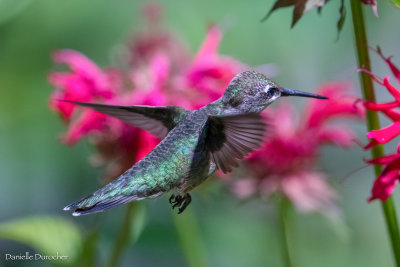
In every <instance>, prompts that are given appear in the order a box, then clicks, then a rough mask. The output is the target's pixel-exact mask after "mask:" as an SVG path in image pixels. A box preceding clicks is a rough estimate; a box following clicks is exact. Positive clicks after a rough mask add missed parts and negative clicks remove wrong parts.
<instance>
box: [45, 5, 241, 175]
mask: <svg viewBox="0 0 400 267" xmlns="http://www.w3.org/2000/svg"><path fill="white" fill-rule="evenodd" d="M161 11H162V10H161V8H159V7H157V6H155V5H154V4H152V5H151V6H145V8H144V15H145V19H146V21H147V24H148V25H147V26H148V27H147V31H143V32H138V33H137V34H135V36H134V38H133V39H132V41H131V42H130V43H129V44H128V47H127V50H128V52H129V55H128V56H126V55H125V57H124V59H125V61H126V62H124V63H125V65H128V68H127V69H126V70H124V71H123V70H120V69H116V68H100V67H98V66H97V65H96V64H95V63H94V62H92V61H91V60H90V59H88V58H87V57H86V56H84V55H83V54H81V53H79V52H76V51H73V50H60V51H57V52H56V53H54V55H53V60H54V61H55V62H57V63H64V64H67V65H68V66H69V67H70V69H71V72H65V73H58V72H53V73H51V74H50V75H49V81H50V83H51V84H53V85H54V86H55V87H56V90H55V91H54V93H53V94H52V96H51V98H50V107H51V108H52V109H53V110H54V111H56V112H58V113H59V114H60V115H61V117H62V118H63V120H64V121H65V122H66V123H67V124H68V127H69V128H68V131H67V133H66V134H65V135H64V136H63V139H62V140H63V142H65V143H66V144H69V145H73V144H75V143H76V142H77V141H78V140H80V139H81V138H83V137H86V136H87V137H89V138H90V140H91V141H92V142H94V144H95V146H96V148H97V149H98V152H99V153H98V155H97V156H96V157H95V160H94V161H93V162H95V163H96V164H98V165H99V164H105V163H108V174H107V176H108V177H110V178H114V177H116V176H118V175H119V174H121V173H122V172H123V171H125V170H126V169H127V168H129V167H130V166H131V165H132V164H133V163H135V162H136V161H138V160H140V159H141V158H142V157H143V156H144V155H146V154H147V153H148V152H150V151H151V150H152V149H153V148H154V147H155V146H156V145H157V144H158V142H159V140H158V139H157V138H156V137H155V136H153V135H151V134H150V133H148V132H145V131H143V130H140V129H137V128H134V127H132V126H130V125H128V124H125V123H124V122H122V121H119V120H117V119H115V118H112V117H109V116H107V115H104V114H102V113H98V112H96V111H93V110H91V109H85V108H81V107H78V106H76V105H74V104H71V103H68V102H62V101H58V100H60V99H61V100H72V101H78V102H93V103H105V104H114V105H150V106H163V105H168V106H169V105H176V106H181V107H183V108H187V109H191V108H198V107H201V106H203V105H205V104H208V103H209V102H211V101H214V100H216V99H217V98H218V97H219V96H220V95H221V94H222V93H223V91H224V89H225V87H226V85H227V84H228V83H229V81H230V80H231V79H232V78H233V77H234V76H235V75H236V74H237V73H238V72H240V71H242V70H243V64H241V63H240V62H239V61H237V60H235V59H233V58H230V57H226V56H221V55H219V54H218V46H219V43H220V41H221V38H222V32H221V30H220V29H219V28H218V27H217V26H213V27H210V28H209V30H208V33H207V36H206V38H205V41H204V42H203V44H202V45H201V47H200V49H199V52H198V54H197V55H196V56H194V57H193V59H192V60H191V59H190V58H189V57H188V56H187V55H186V52H185V51H186V48H185V46H184V45H183V44H182V43H181V42H180V41H179V40H178V39H177V38H176V37H174V36H173V35H172V34H170V33H169V32H168V31H166V30H164V29H162V27H161V25H159V23H160V21H161V20H160V19H161Z"/></svg>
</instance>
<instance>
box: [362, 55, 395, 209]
mask: <svg viewBox="0 0 400 267" xmlns="http://www.w3.org/2000/svg"><path fill="white" fill-rule="evenodd" d="M376 52H377V53H378V54H379V55H380V56H381V57H382V59H383V60H384V61H385V62H386V63H387V64H388V66H389V68H390V70H391V71H392V73H393V75H394V76H395V78H396V80H397V82H398V83H399V84H400V70H399V69H398V68H397V67H396V66H395V65H394V64H393V63H392V62H391V58H390V57H388V58H387V57H385V56H384V55H383V54H382V53H381V51H380V49H378V50H376ZM362 71H365V72H367V73H369V74H370V75H372V77H373V78H374V80H375V82H377V83H378V84H380V85H382V86H384V87H385V88H386V89H387V90H388V91H389V93H390V94H391V95H392V96H393V98H394V101H393V102H388V103H374V102H370V101H365V102H364V105H365V107H366V108H367V109H369V110H372V111H380V112H382V113H383V114H385V115H386V116H387V117H388V118H389V119H391V120H392V121H393V123H392V124H391V125H389V126H387V127H384V128H382V129H378V130H372V131H370V132H369V133H367V137H368V138H369V139H370V140H371V141H370V142H369V144H368V145H367V146H366V147H365V148H366V149H369V148H371V147H374V146H376V145H378V144H386V143H388V142H389V141H391V140H392V139H394V138H395V137H396V136H398V135H399V134H400V112H399V111H398V108H399V107H400V91H399V90H397V89H396V88H395V87H394V86H393V85H392V84H391V83H390V82H389V78H390V77H389V76H386V77H385V78H384V79H382V78H380V77H378V76H376V75H374V74H372V73H370V72H368V71H366V70H362ZM367 162H368V163H369V164H379V165H384V166H385V167H384V169H383V171H382V173H381V174H380V175H379V177H378V178H377V179H376V180H375V182H374V185H373V187H372V195H371V197H370V198H368V201H372V200H374V199H380V200H382V201H386V200H387V199H388V197H389V196H390V195H391V194H392V193H393V191H394V189H395V187H396V184H397V183H398V182H399V179H400V176H399V171H400V144H398V147H397V151H396V152H395V153H394V154H391V155H387V156H383V157H380V158H375V159H372V160H369V161H367Z"/></svg>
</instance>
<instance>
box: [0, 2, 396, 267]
mask: <svg viewBox="0 0 400 267" xmlns="http://www.w3.org/2000/svg"><path fill="white" fill-rule="evenodd" d="M159 3H160V4H162V6H163V7H164V9H165V14H164V18H165V24H166V26H167V27H168V28H170V29H171V30H172V31H173V32H175V33H176V34H178V35H179V36H181V39H183V40H186V41H187V42H188V43H187V45H188V47H189V48H190V49H191V51H193V53H194V51H196V50H197V48H198V47H199V45H200V43H201V42H202V40H203V38H204V36H205V33H206V26H207V24H208V23H211V22H217V23H218V22H224V21H225V22H226V21H229V23H230V24H231V25H232V26H231V27H230V28H229V30H228V31H227V32H226V34H225V36H224V38H223V41H222V45H221V49H220V51H221V53H222V54H226V55H230V56H232V57H235V58H237V59H239V60H241V61H242V62H244V63H247V64H249V65H253V66H254V65H260V64H265V63H275V64H277V66H278V67H279V69H280V71H279V75H278V76H277V77H275V80H276V81H278V83H280V84H282V85H284V86H286V87H289V88H294V89H299V90H305V91H311V90H313V89H314V88H316V87H317V86H319V85H320V84H321V83H323V82H325V81H332V80H349V81H352V82H353V84H354V87H356V88H358V76H357V73H356V59H355V54H354V45H353V35H352V25H351V16H350V15H351V14H350V13H351V12H350V7H349V6H348V7H347V9H348V16H347V18H346V23H345V26H344V29H343V31H342V32H341V34H340V38H339V39H338V40H337V41H336V35H337V33H336V22H337V19H338V14H339V13H338V9H339V1H330V2H329V3H328V5H327V6H326V7H325V8H324V9H323V10H322V14H321V15H318V14H317V12H316V11H315V10H313V11H311V12H310V13H309V14H307V15H306V16H305V17H304V18H302V19H301V20H300V22H299V23H298V25H296V27H295V28H294V29H292V30H291V29H290V21H291V10H289V9H284V10H279V11H278V12H276V13H274V14H272V15H271V17H270V18H269V19H268V20H267V21H266V22H264V23H260V19H261V18H262V17H263V16H264V15H265V14H266V13H267V12H268V10H269V9H270V8H271V6H272V4H273V1H267V0H255V1H250V2H249V1H247V2H246V1H239V0H234V1H233V0H230V1H227V0H224V1H210V0H203V1H183V0H169V1H160V2H159ZM142 4H143V1H134V0H118V1H110V0H86V1H82V0H68V1H64V0H0V179H1V180H0V181H1V185H0V203H1V204H0V207H1V208H0V223H4V222H8V221H11V220H14V219H21V218H23V217H26V216H32V215H51V216H60V217H62V218H65V219H66V220H68V221H69V222H72V223H73V224H75V225H77V226H78V229H80V231H81V232H82V233H83V234H84V235H87V234H88V233H89V232H90V231H89V230H90V226H91V225H92V224H93V222H94V221H96V220H100V219H101V220H103V221H104V222H103V224H102V226H101V230H100V235H99V240H100V241H99V245H98V255H97V258H98V260H99V262H102V261H105V260H106V259H107V257H108V256H109V253H110V251H111V246H112V245H113V242H114V239H115V236H116V233H117V232H118V230H119V229H120V227H121V223H122V220H123V216H124V211H125V209H126V206H123V207H118V208H115V209H112V210H110V211H107V212H105V213H103V214H100V215H95V216H85V217H77V218H76V217H72V216H71V215H70V213H68V212H63V211H62V208H63V207H64V206H65V205H66V204H69V203H70V202H72V201H75V200H77V199H78V198H81V197H82V196H85V195H87V194H88V193H91V192H92V191H94V190H95V189H97V188H98V186H99V183H98V181H99V179H100V178H101V174H102V169H101V168H93V167H92V166H91V165H90V163H89V162H88V157H89V156H90V154H91V153H92V148H91V146H90V145H89V144H88V143H87V142H85V141H81V142H79V143H78V145H76V146H74V147H67V146H65V145H63V144H61V143H60V142H59V141H58V139H57V136H58V134H59V133H61V132H63V131H64V130H65V126H64V125H63V124H62V123H61V121H60V120H59V118H58V117H57V115H56V114H55V113H53V112H51V111H50V110H49V108H48V103H47V101H48V98H49V95H50V93H51V92H52V87H51V86H50V85H49V84H48V82H47V78H46V76H47V74H48V73H49V71H50V70H52V68H53V67H54V64H53V63H52V62H51V60H50V54H51V52H52V51H54V50H56V49H61V48H70V49H75V50H78V51H81V52H83V53H84V54H85V55H87V56H88V57H89V58H91V59H93V60H94V61H95V62H97V63H98V64H99V65H100V66H107V65H110V64H111V62H112V51H113V49H114V48H115V47H117V46H118V45H120V44H123V43H124V42H125V41H127V40H128V39H129V37H130V36H131V35H132V32H133V31H134V30H135V29H138V28H140V26H141V25H142V23H141V18H140V8H141V6H142ZM378 4H379V6H378V10H379V18H376V17H374V16H373V14H372V11H371V10H370V8H369V7H365V11H366V20H367V26H368V36H369V41H370V45H371V46H375V45H378V44H379V45H380V46H381V48H382V50H383V51H384V53H385V54H386V55H394V56H396V57H395V58H394V62H400V51H399V49H398V48H399V44H400V35H399V32H398V25H399V15H400V13H399V12H400V11H399V10H397V9H396V8H394V6H393V5H392V4H390V3H389V1H380V2H379V3H378ZM372 62H373V69H374V72H375V73H377V74H379V75H382V76H383V75H385V74H389V71H388V69H387V68H386V66H385V65H384V63H383V62H382V61H381V60H380V59H379V58H378V57H377V56H376V55H372ZM358 91H359V90H356V92H358ZM377 92H378V98H379V99H380V100H383V99H385V94H384V89H382V88H378V89H377ZM380 92H382V94H380ZM303 104H304V100H302V99H296V105H297V106H298V107H301V106H302V105H303ZM382 124H383V125H385V124H387V121H386V120H383V123H382ZM354 129H355V130H356V131H357V133H358V136H359V137H360V139H361V140H362V142H364V143H366V139H365V126H364V125H363V124H362V123H358V124H355V125H354ZM391 144H392V147H389V146H388V147H387V150H388V151H393V150H394V149H395V147H394V146H395V145H394V144H395V143H391ZM321 155H322V157H321V162H320V163H321V166H322V167H321V168H322V169H323V170H326V171H327V172H328V173H329V176H330V178H331V183H332V184H333V185H334V187H336V188H337V190H338V191H339V192H340V195H341V199H340V203H339V205H340V207H341V209H342V211H343V214H344V217H343V222H342V223H341V224H340V223H339V224H332V223H331V222H329V221H328V220H327V219H325V218H324V217H322V216H321V215H318V214H311V215H309V214H308V215H303V214H297V213H296V214H292V216H291V218H292V222H291V229H290V235H291V242H292V244H291V245H292V249H293V253H294V259H295V260H294V261H295V263H296V266H299V267H301V266H391V265H392V264H393V260H392V254H391V249H390V247H389V241H388V238H387V235H386V228H385V225H384V221H383V217H382V211H381V209H380V204H379V202H373V203H371V204H368V203H367V202H366V198H367V197H368V196H369V193H370V188H371V185H372V182H373V175H372V168H370V167H369V168H365V169H363V170H360V171H358V172H356V173H355V174H352V175H350V176H349V178H348V179H346V180H345V182H343V183H339V181H340V180H341V179H342V178H343V177H345V176H346V175H347V174H349V173H350V172H352V171H354V170H355V169H357V168H358V167H361V166H363V165H364V163H363V161H362V158H368V157H369V154H368V153H366V152H364V151H362V149H361V148H359V147H355V148H354V149H353V150H349V151H343V150H340V149H338V148H324V149H323V151H321ZM193 195H194V201H193V203H192V205H191V206H190V209H191V210H192V211H193V212H194V214H195V216H196V218H197V223H198V226H199V229H200V234H201V237H202V239H203V243H204V250H205V253H206V256H207V258H206V262H208V264H209V265H210V266H283V265H282V261H281V256H280V240H279V233H278V228H277V216H276V210H275V208H274V205H273V204H267V203H265V202H262V201H261V200H253V201H249V202H247V203H241V202H240V201H238V200H237V199H235V198H234V197H233V196H232V195H231V194H230V193H229V192H228V190H227V188H226V186H225V184H224V183H221V182H218V181H214V182H212V183H208V184H207V185H206V186H202V187H201V188H199V189H198V190H195V192H194V194H193ZM394 197H395V199H396V203H397V207H399V206H400V201H398V192H395V195H394ZM144 207H145V209H144ZM140 208H142V209H141V210H142V212H143V213H142V217H143V218H144V222H143V223H144V224H143V231H142V233H141V235H140V236H139V237H138V239H137V241H136V243H135V242H131V243H130V244H129V245H128V247H127V249H126V253H125V254H124V255H123V258H122V261H121V266H187V262H186V260H185V257H184V249H183V248H182V246H181V245H180V242H179V237H178V235H177V232H176V229H175V226H174V217H176V216H177V215H176V214H173V213H171V211H170V206H169V204H168V201H167V196H165V197H162V198H159V199H156V200H152V201H143V206H141V207H140ZM186 216H187V215H186ZM175 219H177V220H181V222H183V223H185V222H186V221H185V215H182V216H181V217H180V218H175ZM138 223H140V222H138ZM55 224H56V225H59V224H58V223H57V222H56V223H55ZM28 225H31V224H30V223H28ZM139 226H140V225H139ZM60 227H61V226H60ZM39 228H40V226H39ZM35 229H36V228H35ZM60 229H61V228H60ZM62 229H64V228H62ZM0 230H1V228H0ZM42 230H43V229H42ZM45 230H46V229H45ZM45 230H44V231H45ZM32 231H36V230H32ZM60 231H63V230H60ZM60 231H56V232H60ZM0 238H1V231H0ZM54 238H55V239H56V237H54ZM60 238H61V237H60ZM61 240H63V239H62V238H61ZM65 242H73V240H71V236H70V235H68V237H66V239H65ZM65 242H64V243H65ZM61 243H63V241H61ZM60 246H61V245H60ZM64 246H65V244H64ZM185 249H191V247H190V246H187V247H186V248H185ZM25 251H30V252H31V253H34V252H35V251H36V250H34V249H33V248H31V247H30V246H27V245H22V244H20V243H18V242H13V241H4V240H0V254H1V255H0V264H2V265H4V266H15V265H18V266H35V265H37V266H39V265H40V266H41V265H49V264H51V263H49V262H27V261H19V262H17V261H16V262H10V261H7V262H6V261H5V257H4V254H5V253H10V254H20V253H25ZM60 253H63V251H60Z"/></svg>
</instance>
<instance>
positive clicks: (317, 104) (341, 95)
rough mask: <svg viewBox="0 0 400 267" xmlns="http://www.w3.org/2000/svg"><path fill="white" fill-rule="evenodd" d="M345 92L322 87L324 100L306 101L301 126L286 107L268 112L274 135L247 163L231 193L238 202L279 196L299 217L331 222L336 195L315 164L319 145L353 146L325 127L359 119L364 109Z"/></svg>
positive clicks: (345, 135)
mask: <svg viewBox="0 0 400 267" xmlns="http://www.w3.org/2000/svg"><path fill="white" fill-rule="evenodd" d="M349 88H350V87H349V85H348V84H345V83H327V84H324V85H322V86H321V87H320V88H319V89H318V90H317V93H318V94H321V95H324V96H327V97H329V100H325V101H321V100H316V99H312V100H309V102H308V104H307V108H306V110H305V112H304V115H303V117H302V120H301V122H298V121H297V120H296V119H297V118H296V113H295V112H294V110H293V107H292V106H291V105H289V104H285V103H283V104H280V105H279V106H278V107H277V108H275V109H269V111H270V112H269V113H268V117H267V121H268V123H270V124H271V125H273V126H274V128H273V131H272V133H271V135H270V136H268V137H267V139H266V141H265V143H264V144H263V147H262V148H261V149H260V150H258V151H256V152H254V153H253V154H252V155H251V156H250V157H249V158H248V159H247V160H246V162H245V167H246V169H247V171H248V172H249V173H250V177H247V178H246V179H240V180H238V182H237V184H235V185H234V191H235V192H236V193H237V194H238V195H239V196H241V197H248V196H250V195H252V194H260V195H262V196H269V195H270V194H272V193H274V192H277V191H279V192H282V193H283V194H284V195H286V196H287V197H288V198H289V199H290V200H291V201H292V202H293V203H294V205H295V206H296V208H297V209H298V210H299V211H302V212H311V211H320V212H322V213H324V214H326V215H327V216H331V217H335V216H336V215H337V214H338V210H337V207H336V205H335V200H336V199H337V194H336V192H335V191H334V190H333V189H332V188H331V187H330V186H329V185H328V183H327V182H326V175H325V174H324V173H322V172H319V171H317V170H316V160H317V157H318V149H319V147H320V146H321V145H324V144H332V145H336V146H342V147H349V146H350V145H352V144H353V143H354V141H355V140H356V137H355V136H354V134H353V132H352V131H351V130H350V129H349V128H347V127H346V126H343V125H337V124H332V123H329V122H330V120H332V119H334V118H350V117H354V118H362V117H363V115H364V112H363V111H364V110H363V108H362V107H358V106H356V105H354V101H355V98H354V97H350V96H347V94H348V93H349Z"/></svg>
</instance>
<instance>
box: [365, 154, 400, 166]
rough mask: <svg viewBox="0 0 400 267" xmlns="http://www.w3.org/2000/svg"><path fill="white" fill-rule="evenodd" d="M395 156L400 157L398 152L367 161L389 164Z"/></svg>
mask: <svg viewBox="0 0 400 267" xmlns="http://www.w3.org/2000/svg"><path fill="white" fill-rule="evenodd" d="M397 158H400V154H399V153H396V154H391V155H386V156H382V157H379V158H374V159H370V160H367V163H369V164H378V165H386V164H389V163H390V162H392V161H393V160H395V159H397Z"/></svg>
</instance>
